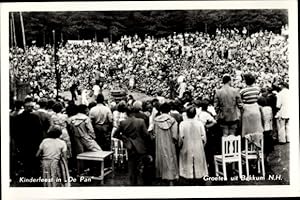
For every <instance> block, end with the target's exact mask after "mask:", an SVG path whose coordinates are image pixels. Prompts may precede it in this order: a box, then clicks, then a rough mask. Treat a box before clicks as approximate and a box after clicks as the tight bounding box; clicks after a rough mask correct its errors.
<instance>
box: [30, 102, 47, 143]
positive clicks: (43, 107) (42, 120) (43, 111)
mask: <svg viewBox="0 0 300 200" xmlns="http://www.w3.org/2000/svg"><path fill="white" fill-rule="evenodd" d="M38 104H39V106H40V108H39V109H38V110H37V111H34V112H33V114H35V115H37V116H38V117H39V119H40V123H41V126H42V132H43V137H44V138H45V137H46V134H47V131H48V129H49V127H50V124H51V116H50V114H49V113H48V111H47V110H46V109H47V105H48V101H47V99H45V98H42V99H41V100H40V101H39V102H38Z"/></svg>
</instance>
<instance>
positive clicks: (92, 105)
mask: <svg viewBox="0 0 300 200" xmlns="http://www.w3.org/2000/svg"><path fill="white" fill-rule="evenodd" d="M96 105H97V103H96V102H95V101H92V102H91V103H89V105H88V107H89V109H92V108H93V107H95V106H96Z"/></svg>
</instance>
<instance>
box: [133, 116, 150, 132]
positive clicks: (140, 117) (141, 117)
mask: <svg viewBox="0 0 300 200" xmlns="http://www.w3.org/2000/svg"><path fill="white" fill-rule="evenodd" d="M132 115H133V116H135V117H136V118H139V119H143V120H144V122H145V124H146V127H147V128H148V127H149V117H147V115H145V114H144V113H142V112H135V113H132Z"/></svg>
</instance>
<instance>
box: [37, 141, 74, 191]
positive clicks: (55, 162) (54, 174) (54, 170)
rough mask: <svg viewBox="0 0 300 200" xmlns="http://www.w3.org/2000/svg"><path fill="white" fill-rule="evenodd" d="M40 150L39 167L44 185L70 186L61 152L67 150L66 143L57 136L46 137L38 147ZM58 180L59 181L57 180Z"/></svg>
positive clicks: (66, 167) (66, 166)
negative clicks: (40, 159)
mask: <svg viewBox="0 0 300 200" xmlns="http://www.w3.org/2000/svg"><path fill="white" fill-rule="evenodd" d="M39 149H40V151H41V152H42V161H41V167H42V171H43V174H42V176H43V179H45V180H47V181H45V182H44V183H43V184H44V187H63V186H70V183H69V182H68V181H69V171H68V165H67V164H66V161H65V160H64V159H63V157H62V153H63V152H66V151H67V145H66V143H65V142H64V141H62V140H61V139H59V138H56V139H54V138H46V139H44V140H43V141H42V142H41V144H40V147H39ZM58 180H60V181H58Z"/></svg>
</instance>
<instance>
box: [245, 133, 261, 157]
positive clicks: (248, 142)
mask: <svg viewBox="0 0 300 200" xmlns="http://www.w3.org/2000/svg"><path fill="white" fill-rule="evenodd" d="M257 151H260V152H264V137H263V134H262V133H250V134H247V135H246V136H245V152H246V154H256V153H257Z"/></svg>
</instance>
